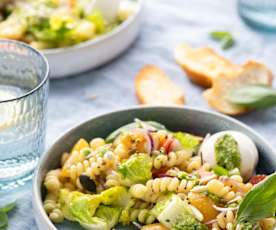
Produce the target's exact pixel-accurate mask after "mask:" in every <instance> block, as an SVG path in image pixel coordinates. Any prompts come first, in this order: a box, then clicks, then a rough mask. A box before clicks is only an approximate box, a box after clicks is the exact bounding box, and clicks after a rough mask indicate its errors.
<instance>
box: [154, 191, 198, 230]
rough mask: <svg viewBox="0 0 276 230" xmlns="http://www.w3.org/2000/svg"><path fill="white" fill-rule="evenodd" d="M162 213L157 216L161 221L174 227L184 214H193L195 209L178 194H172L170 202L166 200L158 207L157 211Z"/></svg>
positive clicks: (169, 226) (170, 227) (167, 225)
mask: <svg viewBox="0 0 276 230" xmlns="http://www.w3.org/2000/svg"><path fill="white" fill-rule="evenodd" d="M158 211H159V212H160V211H161V213H160V214H159V215H158V216H157V219H158V220H159V222H160V223H162V224H163V225H165V226H166V227H168V228H169V229H172V227H173V226H175V225H176V224H177V223H179V221H180V220H181V219H182V217H183V215H185V216H191V217H194V216H193V211H192V209H191V208H190V206H189V205H188V203H187V202H186V201H184V200H182V199H181V198H180V197H179V196H177V195H172V197H171V199H169V201H168V202H164V203H163V204H161V205H159V207H157V208H156V213H158Z"/></svg>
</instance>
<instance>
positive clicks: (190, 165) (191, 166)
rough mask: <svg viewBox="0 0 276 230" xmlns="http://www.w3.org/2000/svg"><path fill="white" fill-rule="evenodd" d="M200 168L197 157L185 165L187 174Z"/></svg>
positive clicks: (199, 159)
mask: <svg viewBox="0 0 276 230" xmlns="http://www.w3.org/2000/svg"><path fill="white" fill-rule="evenodd" d="M201 166H202V164H201V158H200V157H199V156H195V157H192V158H191V159H190V161H189V162H188V164H187V172H189V173H191V172H193V171H194V170H198V169H200V167H201Z"/></svg>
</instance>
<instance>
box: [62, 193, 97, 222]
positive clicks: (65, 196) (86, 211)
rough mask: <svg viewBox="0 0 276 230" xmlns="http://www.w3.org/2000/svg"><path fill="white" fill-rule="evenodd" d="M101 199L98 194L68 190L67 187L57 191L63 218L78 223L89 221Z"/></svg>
mask: <svg viewBox="0 0 276 230" xmlns="http://www.w3.org/2000/svg"><path fill="white" fill-rule="evenodd" d="M101 201H102V198H101V196H100V195H89V194H83V193H81V192H77V191H74V192H69V191H68V190H67V189H62V190H61V191H60V193H59V204H60V207H61V211H62V212H63V214H64V216H65V218H66V219H68V220H71V221H78V222H79V223H90V222H91V221H92V216H93V215H94V214H95V212H96V209H97V208H98V206H99V205H100V203H101Z"/></svg>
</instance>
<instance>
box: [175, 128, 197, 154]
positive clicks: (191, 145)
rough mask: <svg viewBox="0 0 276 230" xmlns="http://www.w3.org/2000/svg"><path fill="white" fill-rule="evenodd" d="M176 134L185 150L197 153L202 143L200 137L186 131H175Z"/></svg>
mask: <svg viewBox="0 0 276 230" xmlns="http://www.w3.org/2000/svg"><path fill="white" fill-rule="evenodd" d="M174 136H175V138H176V139H177V140H178V141H179V142H180V144H181V145H182V147H183V148H184V149H185V150H187V151H191V152H193V153H196V152H197V151H198V149H199V146H200V143H201V138H200V137H197V136H194V135H191V134H189V133H184V132H177V133H174Z"/></svg>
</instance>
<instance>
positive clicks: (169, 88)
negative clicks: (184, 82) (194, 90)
mask: <svg viewBox="0 0 276 230" xmlns="http://www.w3.org/2000/svg"><path fill="white" fill-rule="evenodd" d="M135 92H136V96H137V99H138V101H139V103H140V104H155V105H169V104H175V105H183V104H184V103H185V98H184V93H183V91H182V89H181V88H180V87H179V86H178V85H176V84H175V83H174V82H172V81H171V79H170V78H168V77H167V76H166V74H165V73H164V72H163V71H162V70H161V69H160V68H158V67H156V66H154V65H146V66H144V67H143V68H142V69H141V70H140V71H139V73H138V74H137V76H136V78H135Z"/></svg>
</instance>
